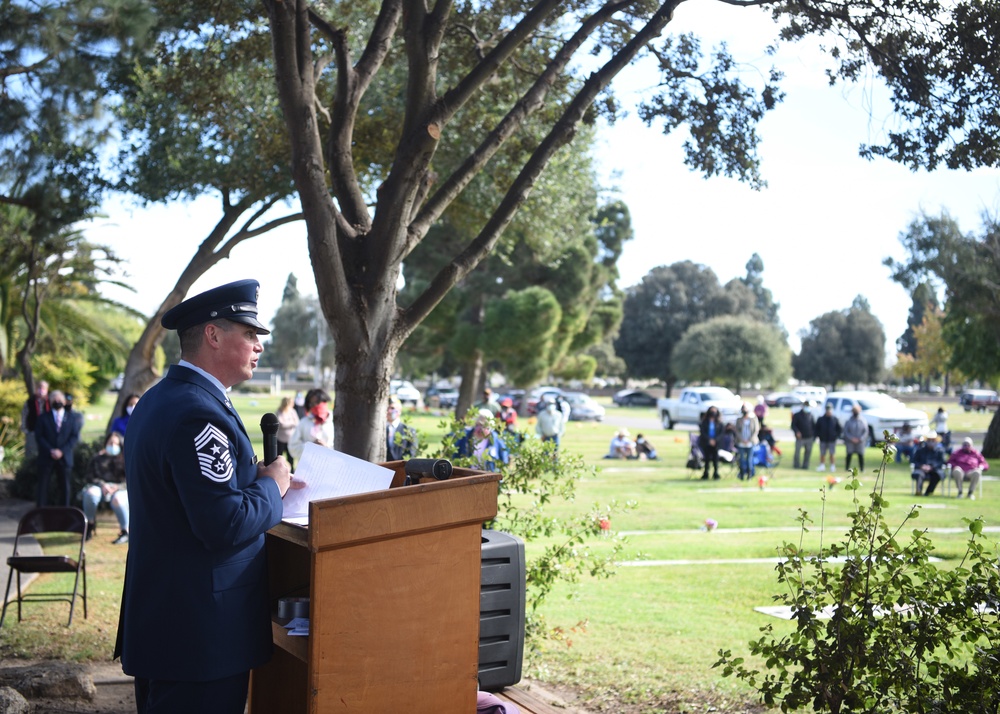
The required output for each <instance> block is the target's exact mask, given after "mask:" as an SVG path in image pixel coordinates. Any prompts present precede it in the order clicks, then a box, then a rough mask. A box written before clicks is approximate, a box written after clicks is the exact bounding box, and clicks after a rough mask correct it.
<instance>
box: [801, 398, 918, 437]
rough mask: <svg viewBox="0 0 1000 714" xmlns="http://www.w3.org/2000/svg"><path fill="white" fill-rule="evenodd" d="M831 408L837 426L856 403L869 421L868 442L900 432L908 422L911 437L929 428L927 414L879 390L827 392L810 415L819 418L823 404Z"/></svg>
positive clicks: (842, 422)
mask: <svg viewBox="0 0 1000 714" xmlns="http://www.w3.org/2000/svg"><path fill="white" fill-rule="evenodd" d="M827 405H830V406H831V407H832V408H833V415H834V416H835V417H837V419H839V420H840V425H841V426H843V425H844V423H845V422H846V421H847V420H848V419H850V418H851V412H852V410H853V409H854V407H855V406H858V407H860V408H861V416H863V417H864V418H865V421H866V422H867V423H868V436H869V438H870V440H871V443H872V444H874V443H875V442H876V441H881V440H882V439H883V438H884V435H883V433H884V432H886V431H888V432H889V433H890V434H897V435H898V434H899V433H900V432H901V431H902V430H903V425H904V424H909V425H910V428H911V429H912V430H913V434H914V436H919V435H923V434H926V433H927V432H928V431H929V430H930V428H929V425H928V419H927V413H926V412H923V411H920V410H919V409H910V408H909V407H907V406H906V405H905V404H903V403H902V402H901V401H899V400H898V399H893V398H892V397H890V396H888V395H887V394H880V393H879V392H830V393H829V394H827V395H826V401H825V402H824V403H823V404H819V405H816V406H814V407H813V410H812V411H813V414H814V415H815V416H816V417H817V418H819V417H821V416H822V415H823V413H824V412H825V410H826V406H827Z"/></svg>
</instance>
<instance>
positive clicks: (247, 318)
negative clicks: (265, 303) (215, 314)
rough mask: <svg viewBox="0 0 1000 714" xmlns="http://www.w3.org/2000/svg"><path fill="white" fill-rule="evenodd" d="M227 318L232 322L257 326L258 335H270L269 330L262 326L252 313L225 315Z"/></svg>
mask: <svg viewBox="0 0 1000 714" xmlns="http://www.w3.org/2000/svg"><path fill="white" fill-rule="evenodd" d="M226 319H227V320H232V321H233V322H241V323H243V324H244V325H250V326H251V327H256V328H257V334H258V335H270V334H271V331H270V330H269V329H267V328H266V327H264V326H263V325H262V324H260V322H258V321H257V318H256V317H254V316H253V315H234V316H233V317H227V318H226Z"/></svg>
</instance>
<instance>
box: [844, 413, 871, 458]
mask: <svg viewBox="0 0 1000 714" xmlns="http://www.w3.org/2000/svg"><path fill="white" fill-rule="evenodd" d="M866 448H868V422H866V421H865V418H864V417H863V416H861V407H859V406H858V405H857V404H855V405H854V406H853V407H851V418H850V419H848V420H847V421H846V422H845V423H844V451H845V452H846V453H847V459H846V460H845V461H844V468H845V469H847V470H848V471H850V470H851V457H852V456H854V455H855V454H857V455H858V470H859V471H864V470H865V449H866Z"/></svg>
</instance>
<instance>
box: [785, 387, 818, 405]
mask: <svg viewBox="0 0 1000 714" xmlns="http://www.w3.org/2000/svg"><path fill="white" fill-rule="evenodd" d="M792 396H793V397H798V400H799V404H805V403H806V402H812V403H813V404H822V403H823V401H824V400H825V399H826V387H813V386H812V385H809V384H800V385H799V386H797V387H795V388H794V389H793V390H792Z"/></svg>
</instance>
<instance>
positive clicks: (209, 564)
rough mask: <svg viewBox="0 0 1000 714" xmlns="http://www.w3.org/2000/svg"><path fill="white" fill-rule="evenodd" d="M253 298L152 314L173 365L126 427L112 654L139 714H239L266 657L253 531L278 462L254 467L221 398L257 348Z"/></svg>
mask: <svg viewBox="0 0 1000 714" xmlns="http://www.w3.org/2000/svg"><path fill="white" fill-rule="evenodd" d="M258 290H259V286H258V283H257V281H256V280H241V281H238V282H235V283H229V284H227V285H223V286H221V287H218V288H214V289H212V290H209V291H207V292H204V293H201V294H200V295H196V296H195V297H193V298H191V299H189V300H185V301H184V302H182V303H181V304H179V305H177V306H176V307H174V308H173V309H171V310H169V311H168V312H167V313H166V314H165V315H164V316H163V318H162V319H161V321H160V322H161V324H162V325H163V327H164V328H166V329H168V330H177V332H178V336H179V338H180V344H181V359H180V362H179V363H178V364H176V365H173V366H171V367H170V371H169V372H168V373H167V375H166V377H165V378H164V379H163V380H162V381H161V382H160V383H159V384H157V385H156V386H154V387H152V388H151V389H150V390H149V391H148V392H146V393H145V394H144V395H143V397H142V399H141V400H140V401H139V403H138V404H137V405H136V408H135V411H134V412H133V413H132V416H131V418H130V420H129V436H128V443H127V445H126V447H125V473H126V478H127V481H128V493H129V505H130V511H131V514H130V521H131V522H130V525H129V552H128V560H127V563H126V567H127V569H126V574H125V590H124V594H123V597H122V613H121V619H120V623H119V633H118V643H117V646H116V648H115V655H116V656H117V655H119V654H120V655H121V658H122V669H123V670H124V671H125V673H126V674H129V675H132V676H133V677H135V695H136V708H137V710H138V712H139V714H160V713H161V712H205V713H206V714H207V713H208V712H217V713H218V714H242V712H243V710H244V707H245V705H246V699H247V687H248V683H249V677H250V670H251V669H253V668H254V667H257V666H260V665H262V664H264V663H265V662H267V661H268V660H269V659H270V657H271V617H270V613H271V608H270V603H269V600H268V590H267V558H266V553H265V551H264V533H265V532H266V531H267V530H268V529H269V528H272V527H273V526H275V525H277V524H278V523H279V522H280V521H281V513H282V502H281V499H282V496H284V494H285V492H286V491H287V490H288V488H289V486H290V475H289V468H288V462H287V461H285V460H284V458H281V457H278V458H277V459H276V460H275V461H274V462H272V463H271V464H270V465H268V466H264V465H263V464H262V463H258V462H257V457H256V455H255V454H254V453H253V447H252V446H251V444H250V437H249V436H248V435H247V432H246V429H245V427H244V425H243V422H242V421H241V420H240V417H239V415H237V413H236V411H235V409H233V405H232V403H231V402H230V400H229V396H228V394H227V390H228V389H229V388H230V387H232V386H233V385H235V384H239V383H240V382H243V381H245V380H247V379H249V378H250V377H251V376H252V375H253V370H254V368H255V367H256V366H257V360H258V358H259V357H260V353H261V352H262V351H263V348H262V347H261V344H260V339H259V337H258V336H259V335H262V334H263V335H266V334H268V330H267V329H266V328H265V327H264V325H262V324H261V323H260V322H258V321H257V292H258Z"/></svg>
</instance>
